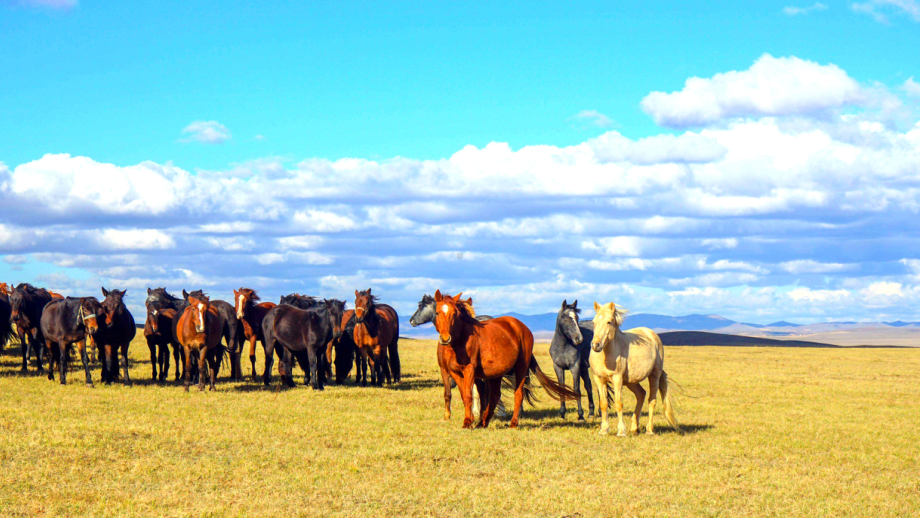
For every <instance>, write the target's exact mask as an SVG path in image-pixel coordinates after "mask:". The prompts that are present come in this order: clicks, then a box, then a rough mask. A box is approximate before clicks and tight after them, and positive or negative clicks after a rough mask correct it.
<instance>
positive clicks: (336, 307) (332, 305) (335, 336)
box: [323, 299, 354, 380]
mask: <svg viewBox="0 0 920 518" xmlns="http://www.w3.org/2000/svg"><path fill="white" fill-rule="evenodd" d="M323 303H324V304H326V307H328V308H329V311H331V312H333V313H334V314H335V315H338V317H337V318H336V321H335V322H334V325H333V327H332V339H331V340H329V343H328V344H326V378H327V379H329V380H332V379H333V378H332V364H333V361H332V351H333V349H334V348H335V345H336V342H338V341H341V338H342V330H343V329H344V328H345V324H346V323H347V322H345V321H343V320H342V318H343V316H344V315H345V301H344V300H339V299H323ZM353 354H354V353H352V355H353ZM336 358H338V356H336ZM347 363H348V367H346V369H347V370H351V357H348V362H347ZM336 368H338V365H337V366H336Z"/></svg>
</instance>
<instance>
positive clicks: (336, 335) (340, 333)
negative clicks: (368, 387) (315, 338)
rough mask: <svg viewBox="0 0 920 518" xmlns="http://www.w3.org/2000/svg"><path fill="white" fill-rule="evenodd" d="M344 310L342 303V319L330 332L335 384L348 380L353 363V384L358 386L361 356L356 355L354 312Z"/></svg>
mask: <svg viewBox="0 0 920 518" xmlns="http://www.w3.org/2000/svg"><path fill="white" fill-rule="evenodd" d="M344 308H345V303H344V302H343V303H342V318H341V319H340V320H339V323H338V325H337V326H336V328H335V329H333V331H332V347H333V349H335V360H334V363H335V382H336V383H337V384H342V383H344V382H345V380H346V379H348V374H349V373H350V372H351V365H352V362H354V364H355V369H356V371H355V384H358V383H361V380H362V378H361V372H362V370H361V355H360V354H357V349H358V346H357V345H355V310H353V309H344ZM327 351H328V348H327ZM365 370H366V369H365ZM365 374H366V372H365ZM365 383H366V381H365Z"/></svg>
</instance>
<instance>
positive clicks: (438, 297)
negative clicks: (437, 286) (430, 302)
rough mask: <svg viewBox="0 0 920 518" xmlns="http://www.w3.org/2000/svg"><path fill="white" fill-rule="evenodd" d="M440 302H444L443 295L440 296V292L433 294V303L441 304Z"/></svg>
mask: <svg viewBox="0 0 920 518" xmlns="http://www.w3.org/2000/svg"><path fill="white" fill-rule="evenodd" d="M442 300H444V295H441V290H438V291H436V292H434V301H435V302H441V301H442Z"/></svg>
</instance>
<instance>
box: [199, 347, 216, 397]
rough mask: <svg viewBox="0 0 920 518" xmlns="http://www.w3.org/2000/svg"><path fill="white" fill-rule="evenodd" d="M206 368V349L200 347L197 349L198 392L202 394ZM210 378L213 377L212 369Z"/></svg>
mask: <svg viewBox="0 0 920 518" xmlns="http://www.w3.org/2000/svg"><path fill="white" fill-rule="evenodd" d="M207 366H208V348H207V347H205V346H201V348H200V349H198V390H200V391H201V392H204V376H205V373H204V370H205V369H206V368H207ZM211 376H212V377H213V376H214V369H211Z"/></svg>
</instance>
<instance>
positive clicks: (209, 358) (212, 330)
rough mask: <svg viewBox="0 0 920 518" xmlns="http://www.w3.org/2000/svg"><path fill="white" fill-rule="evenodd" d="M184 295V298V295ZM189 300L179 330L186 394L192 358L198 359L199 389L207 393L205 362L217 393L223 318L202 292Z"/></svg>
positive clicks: (222, 350) (178, 324)
mask: <svg viewBox="0 0 920 518" xmlns="http://www.w3.org/2000/svg"><path fill="white" fill-rule="evenodd" d="M183 294H185V292H184V291H183ZM186 299H187V301H188V306H186V308H185V309H184V310H183V311H182V314H181V315H180V316H179V321H178V323H177V326H176V337H177V338H178V339H179V343H181V344H182V347H183V348H185V391H186V392H188V387H189V376H190V374H191V370H192V355H193V354H194V355H195V357H196V358H197V359H198V373H199V376H198V380H199V381H198V389H199V390H204V376H205V362H207V365H208V366H209V367H210V371H211V390H214V389H215V387H214V382H215V380H216V378H217V370H218V359H219V358H220V357H221V356H222V355H223V352H224V348H223V346H222V345H221V343H220V339H221V321H220V315H219V314H218V312H217V308H215V307H213V306H211V299H210V298H209V297H208V296H207V295H205V294H204V293H202V292H201V290H197V291H193V292H191V293H188V294H187V297H186Z"/></svg>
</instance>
